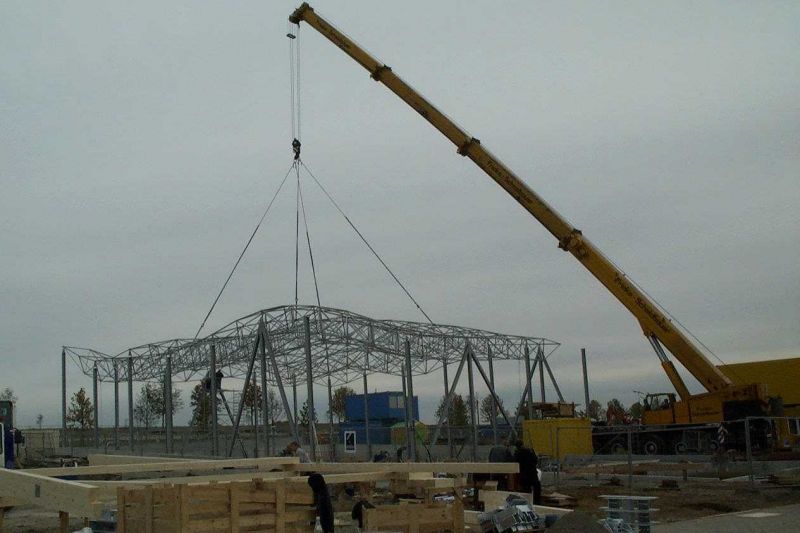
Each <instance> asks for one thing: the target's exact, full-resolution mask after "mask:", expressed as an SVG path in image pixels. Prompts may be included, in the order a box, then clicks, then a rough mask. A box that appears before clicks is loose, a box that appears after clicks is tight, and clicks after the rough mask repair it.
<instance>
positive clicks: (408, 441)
mask: <svg viewBox="0 0 800 533" xmlns="http://www.w3.org/2000/svg"><path fill="white" fill-rule="evenodd" d="M400 381H401V382H402V384H403V427H404V428H405V430H406V457H411V431H410V430H409V426H408V420H409V418H411V417H410V416H409V415H408V383H407V382H406V366H405V364H404V365H403V366H402V367H400Z"/></svg>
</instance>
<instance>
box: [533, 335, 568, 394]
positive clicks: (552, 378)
mask: <svg viewBox="0 0 800 533" xmlns="http://www.w3.org/2000/svg"><path fill="white" fill-rule="evenodd" d="M539 353H540V354H541V358H542V362H543V363H544V369H545V370H547V375H548V376H549V377H550V383H552V384H553V389H554V390H555V391H556V396H558V401H559V402H562V403H563V402H564V395H563V394H561V388H560V387H559V386H558V382H556V377H555V376H554V375H553V370H552V369H551V368H550V363H548V362H547V358H546V357H545V356H544V350H542V347H541V346H539Z"/></svg>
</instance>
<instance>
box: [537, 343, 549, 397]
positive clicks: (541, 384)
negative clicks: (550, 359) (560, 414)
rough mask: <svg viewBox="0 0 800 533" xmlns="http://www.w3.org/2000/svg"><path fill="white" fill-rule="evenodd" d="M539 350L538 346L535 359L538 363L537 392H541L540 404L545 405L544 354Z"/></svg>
mask: <svg viewBox="0 0 800 533" xmlns="http://www.w3.org/2000/svg"><path fill="white" fill-rule="evenodd" d="M541 350H542V348H541V346H540V347H539V350H538V351H537V353H536V359H537V360H538V361H539V390H540V391H541V396H542V403H545V402H546V401H547V400H546V399H545V396H544V353H542V351H541Z"/></svg>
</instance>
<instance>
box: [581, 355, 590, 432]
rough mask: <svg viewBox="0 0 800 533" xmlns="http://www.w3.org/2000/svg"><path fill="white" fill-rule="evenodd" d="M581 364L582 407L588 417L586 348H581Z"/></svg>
mask: <svg viewBox="0 0 800 533" xmlns="http://www.w3.org/2000/svg"><path fill="white" fill-rule="evenodd" d="M581 365H582V366H583V400H584V402H585V404H584V406H583V408H584V410H585V411H586V418H589V403H590V400H589V374H588V373H587V371H586V348H581Z"/></svg>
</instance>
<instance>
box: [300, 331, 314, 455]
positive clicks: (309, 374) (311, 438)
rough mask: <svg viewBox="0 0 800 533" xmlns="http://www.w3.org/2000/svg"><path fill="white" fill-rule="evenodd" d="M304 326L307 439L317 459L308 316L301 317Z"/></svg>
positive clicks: (312, 370) (312, 453)
mask: <svg viewBox="0 0 800 533" xmlns="http://www.w3.org/2000/svg"><path fill="white" fill-rule="evenodd" d="M303 325H304V326H305V328H304V329H305V349H306V384H307V388H308V399H307V400H306V405H307V406H308V440H309V442H310V444H311V458H312V460H314V461H316V460H317V439H316V438H315V437H316V434H315V431H314V413H315V412H316V411H315V410H314V369H313V363H312V361H311V322H310V321H309V318H308V316H304V317H303Z"/></svg>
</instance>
